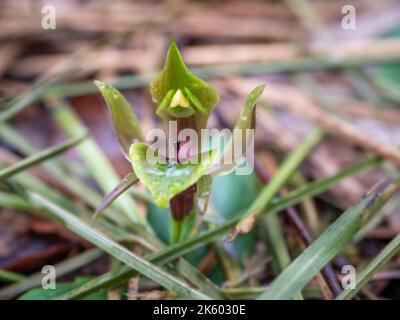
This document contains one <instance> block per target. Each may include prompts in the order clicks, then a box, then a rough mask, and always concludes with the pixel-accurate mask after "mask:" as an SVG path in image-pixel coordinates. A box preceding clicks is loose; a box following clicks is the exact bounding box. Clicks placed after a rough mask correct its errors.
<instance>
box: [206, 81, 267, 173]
mask: <svg viewBox="0 0 400 320" xmlns="http://www.w3.org/2000/svg"><path fill="white" fill-rule="evenodd" d="M264 88H265V85H260V86H258V87H256V88H255V89H253V90H252V91H251V92H250V94H249V95H248V97H247V100H246V103H245V105H244V108H243V110H242V112H241V113H240V117H239V119H238V120H237V122H236V125H235V130H237V129H239V130H241V131H238V132H240V135H239V136H233V138H231V139H230V140H229V143H228V145H227V146H226V147H225V149H224V152H223V153H222V155H221V158H220V163H219V164H217V165H215V166H213V167H211V168H210V169H209V170H208V171H207V173H208V174H213V175H218V174H225V173H229V172H231V171H232V170H234V169H235V168H236V167H237V166H238V165H239V163H238V162H237V161H231V163H224V159H233V160H236V159H240V158H241V157H244V156H245V155H246V151H247V148H248V146H249V144H250V143H253V139H254V137H253V136H252V137H250V138H251V139H250V141H249V139H246V131H247V129H255V112H256V103H257V100H258V98H259V97H260V96H261V94H262V93H263V91H264ZM234 133H235V131H234ZM238 138H240V139H242V141H244V142H246V143H247V144H244V145H245V147H244V148H243V147H242V148H241V149H239V150H235V149H236V148H234V139H238ZM242 145H243V143H242Z"/></svg>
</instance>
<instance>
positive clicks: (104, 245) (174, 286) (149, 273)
mask: <svg viewBox="0 0 400 320" xmlns="http://www.w3.org/2000/svg"><path fill="white" fill-rule="evenodd" d="M28 195H29V198H30V200H31V201H32V203H33V204H35V205H37V206H39V207H40V208H43V209H44V210H46V212H48V213H49V214H50V215H51V216H53V217H54V218H56V219H58V220H60V221H61V222H62V223H63V224H64V225H65V226H66V227H67V228H68V229H70V230H71V231H72V232H74V233H76V234H77V235H79V236H80V237H82V238H84V239H86V240H87V241H89V242H91V243H93V244H94V245H96V246H97V247H98V248H100V249H102V250H104V251H105V252H107V253H108V254H110V255H111V256H113V257H114V258H116V259H118V260H120V261H121V262H123V263H125V264H126V265H128V266H129V267H131V268H133V269H135V270H137V271H138V272H140V273H141V274H143V275H145V276H146V277H147V278H149V279H151V280H153V281H155V282H157V283H159V284H160V285H162V286H163V287H165V288H167V289H168V290H171V291H174V292H176V293H177V294H178V295H179V296H181V297H183V298H187V299H209V297H208V296H206V295H204V294H203V293H201V292H199V291H197V290H194V289H192V288H190V287H188V286H187V285H186V284H185V283H183V282H182V281H180V280H179V279H177V278H175V277H173V276H171V275H170V274H168V273H166V272H165V271H163V270H162V269H160V268H159V267H156V266H155V265H154V264H151V263H149V262H148V261H146V260H145V259H143V258H141V257H139V256H137V255H135V254H133V253H132V252H130V251H129V250H128V249H126V248H124V247H123V246H121V245H119V244H118V243H116V242H115V241H113V240H111V239H109V238H108V237H107V236H105V235H104V234H102V233H101V232H99V231H97V230H95V229H93V228H92V227H90V226H89V225H87V224H86V223H84V222H83V221H82V220H81V219H79V218H77V217H76V216H74V215H73V214H71V213H69V212H68V211H66V210H64V209H62V208H60V207H59V206H57V205H55V204H53V203H51V202H49V201H47V200H46V199H44V198H43V197H41V196H40V195H38V194H35V193H33V192H29V193H28Z"/></svg>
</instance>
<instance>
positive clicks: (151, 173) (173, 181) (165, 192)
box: [129, 143, 215, 208]
mask: <svg viewBox="0 0 400 320" xmlns="http://www.w3.org/2000/svg"><path fill="white" fill-rule="evenodd" d="M148 148H149V146H147V145H146V144H143V143H135V144H133V145H132V146H131V148H130V150H129V156H130V158H131V161H132V165H133V168H134V170H135V172H136V175H137V176H138V178H139V179H140V180H141V181H143V183H144V184H145V185H146V186H147V187H148V188H149V190H150V191H151V193H152V195H153V197H154V201H155V203H156V204H157V205H158V206H159V207H161V208H162V207H165V206H166V205H167V203H168V201H169V200H170V199H171V198H172V197H174V196H175V195H177V194H178V193H180V192H182V191H184V190H185V189H187V188H188V187H190V186H191V185H193V184H194V183H196V182H197V181H198V180H199V179H200V178H201V177H202V176H203V175H204V173H205V172H206V171H207V169H208V168H209V167H210V166H211V164H212V162H213V157H214V155H215V151H214V150H211V151H207V152H204V153H201V154H199V155H197V156H195V157H196V158H197V161H196V162H195V163H193V162H192V161H188V162H185V163H174V162H172V161H169V160H165V161H164V160H163V161H158V159H154V160H152V161H149V160H148V159H147V156H148V154H147V150H148ZM192 160H193V159H192Z"/></svg>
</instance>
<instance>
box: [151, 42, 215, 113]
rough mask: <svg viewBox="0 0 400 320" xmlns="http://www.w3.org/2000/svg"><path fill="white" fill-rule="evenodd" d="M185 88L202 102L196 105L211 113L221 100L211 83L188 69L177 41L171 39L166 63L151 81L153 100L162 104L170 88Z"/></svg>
mask: <svg viewBox="0 0 400 320" xmlns="http://www.w3.org/2000/svg"><path fill="white" fill-rule="evenodd" d="M184 88H187V89H188V90H189V92H191V94H192V95H193V96H195V98H197V100H198V101H199V102H200V104H198V105H195V107H197V108H198V107H199V105H200V106H202V107H203V109H204V110H206V112H207V113H210V112H211V110H212V109H213V108H214V107H215V105H216V104H217V103H218V101H219V95H218V92H217V91H216V90H215V89H214V88H213V87H212V86H211V85H210V84H209V83H207V82H205V81H204V80H202V79H200V78H198V77H196V76H195V75H194V74H192V73H191V72H190V71H189V70H188V68H187V67H186V66H185V63H184V62H183V59H182V56H181V54H180V52H179V49H178V47H177V46H176V43H175V41H174V40H171V43H170V46H169V49H168V54H167V59H166V61H165V65H164V67H163V69H162V71H161V72H160V74H159V75H158V76H156V78H155V79H154V80H153V81H152V82H151V83H150V92H151V95H152V97H153V101H154V102H155V103H156V104H157V105H160V104H161V102H162V101H163V100H164V97H165V96H166V94H167V93H168V92H169V91H170V90H174V92H175V91H176V90H178V89H180V90H184ZM191 100H192V98H191Z"/></svg>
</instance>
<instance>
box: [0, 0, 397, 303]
mask: <svg viewBox="0 0 400 320" xmlns="http://www.w3.org/2000/svg"><path fill="white" fill-rule="evenodd" d="M46 5H50V6H52V8H54V9H55V29H52V28H46V26H47V27H49V24H48V23H49V20H47V18H46V17H47V16H46V15H47V14H48V13H49V11H48V10H47V11H46V10H45V11H42V10H43V8H44V6H46ZM46 8H47V9H48V8H49V7H46ZM49 10H51V8H50V9H49ZM353 13H354V14H353ZM399 36H400V4H399V2H398V1H395V0H393V1H391V0H385V1H373V0H362V1H361V0H358V1H357V0H346V1H341V0H338V1H322V0H315V1H303V0H300V1H294V0H288V1H238V0H234V1H228V0H226V1H189V0H169V1H128V0H120V1H99V0H93V1H91V0H85V1H83V0H82V1H66V0H57V1H56V0H53V1H50V0H49V1H33V0H32V1H27V0H18V1H13V0H2V1H1V2H0V107H1V114H0V119H1V124H0V162H1V163H2V164H10V163H13V162H15V161H17V160H19V159H20V158H21V157H23V156H25V155H27V154H29V153H30V152H32V150H39V149H43V148H45V147H48V146H51V145H54V144H56V143H59V142H61V141H63V140H65V137H66V134H65V130H64V129H65V128H63V126H62V124H60V121H61V120H57V119H56V120H55V119H54V114H53V111H52V110H54V108H56V107H57V105H59V104H64V105H67V106H68V107H70V108H72V109H73V110H74V112H75V113H76V115H78V117H79V118H80V119H81V120H82V122H83V123H84V124H85V125H86V126H87V127H88V131H89V132H90V133H91V134H92V135H93V137H94V139H95V141H96V142H97V143H98V145H99V146H100V147H101V148H102V149H103V150H104V152H105V154H106V155H107V157H108V159H109V160H110V162H111V163H112V164H113V167H114V168H115V169H116V171H117V173H118V175H119V176H121V177H122V176H123V175H125V174H126V173H127V172H129V170H130V164H129V163H128V162H127V161H126V160H125V159H124V158H123V156H122V155H121V153H120V150H119V146H118V143H117V140H116V138H115V136H114V131H113V128H112V125H111V120H110V116H109V114H108V111H107V109H106V107H105V104H104V102H103V100H102V98H101V97H100V95H99V94H98V93H97V90H96V88H95V86H94V85H93V80H95V79H98V80H101V81H105V82H109V83H110V84H113V85H114V86H115V87H116V88H118V89H120V90H121V91H122V92H123V93H124V94H125V95H126V97H127V98H128V99H129V101H130V102H131V103H132V105H133V107H134V109H135V112H136V113H137V114H138V116H139V118H140V122H141V124H142V125H143V127H144V128H145V130H148V129H150V128H154V127H156V126H159V125H160V124H159V123H158V119H157V118H156V117H155V116H154V115H153V111H154V105H153V103H152V101H151V98H150V95H149V90H148V83H149V81H150V80H151V79H152V77H153V76H154V74H155V73H156V72H157V71H158V70H159V69H160V67H161V66H162V64H163V62H164V57H165V53H166V50H167V47H168V43H169V40H170V39H171V37H174V38H175V40H176V41H177V43H178V46H179V48H180V50H181V52H182V55H183V58H184V60H185V62H186V63H187V65H188V66H189V67H190V68H191V69H192V70H193V72H195V73H196V74H197V75H199V76H201V77H203V78H204V79H207V81H210V82H211V83H212V84H213V85H214V86H215V87H216V88H217V90H218V91H219V92H220V94H221V102H220V104H219V105H218V106H217V108H216V109H215V111H214V113H213V114H212V116H211V118H210V120H209V126H210V127H218V128H222V127H227V126H232V125H233V124H234V121H235V119H237V117H238V115H239V113H240V110H241V107H242V105H243V103H244V101H245V98H246V95H247V93H248V92H249V91H250V90H251V89H252V88H253V87H255V86H256V85H258V84H261V83H266V84H267V87H266V90H265V93H264V95H263V98H262V100H261V102H260V106H259V108H258V110H257V129H256V153H257V155H258V156H259V158H260V159H261V160H262V161H263V162H264V163H265V164H266V166H267V167H268V166H269V168H270V171H271V172H273V168H274V165H276V163H278V164H279V163H280V161H281V159H282V158H283V157H284V156H285V155H286V154H287V153H289V152H290V151H291V150H293V149H294V148H295V147H296V146H297V145H298V144H299V142H300V141H301V140H302V138H303V137H304V136H305V135H306V134H307V133H309V132H310V131H311V130H312V128H313V127H315V126H316V125H319V126H321V127H322V128H323V129H324V130H325V131H326V132H327V135H326V136H325V138H324V140H323V141H322V142H321V143H320V144H319V145H318V147H317V148H316V149H315V150H314V151H313V152H312V154H310V155H309V157H308V158H307V161H306V162H305V164H304V165H303V166H302V168H301V175H299V177H297V178H296V181H297V182H296V183H297V186H299V185H301V184H303V183H305V182H307V181H313V180H316V179H320V178H323V177H327V176H329V175H332V174H334V173H336V172H338V171H340V170H341V169H343V168H344V167H345V166H347V165H350V164H353V163H356V162H357V161H360V160H362V159H365V158H366V157H367V156H368V155H371V154H377V155H381V156H383V157H386V158H387V159H390V160H391V163H387V164H386V165H385V166H383V167H379V168H374V169H372V170H369V171H368V172H365V173H362V174H360V175H357V176H354V177H351V178H349V179H346V180H345V181H344V182H342V183H340V184H338V185H335V186H334V187H333V188H331V189H330V190H329V192H326V193H324V194H323V195H322V196H320V197H318V199H308V200H307V201H305V202H304V203H302V205H301V206H300V207H299V208H298V210H299V211H300V213H301V216H302V217H303V220H304V221H305V223H306V225H307V226H308V228H309V230H310V232H311V233H312V235H318V234H319V233H320V232H321V231H322V230H324V229H325V228H326V227H327V226H328V225H329V223H331V222H332V221H333V220H334V219H335V218H336V217H337V216H338V214H339V213H340V212H342V211H343V210H344V209H346V208H347V207H349V206H350V205H352V204H354V203H356V202H357V201H358V200H359V199H360V197H362V195H363V194H364V193H365V192H366V191H367V190H368V189H369V188H370V187H371V186H373V185H375V184H376V183H377V182H378V181H380V180H381V179H382V178H384V177H388V176H390V177H398V176H399V175H398V174H399V173H398V170H397V168H396V165H394V164H397V165H399V164H400V156H399V155H398V154H397V150H396V148H397V145H398V144H400V125H399V123H400V109H399V106H400V90H399V88H400V38H399ZM61 122H62V121H61ZM65 159H67V161H68V162H69V163H72V164H80V163H82V159H81V158H80V157H79V155H78V154H77V153H76V152H75V151H70V152H68V154H67V155H66V158H65ZM77 170H78V169H77ZM78 171H79V170H78ZM32 174H33V175H35V176H37V177H39V178H40V179H41V180H43V181H45V182H46V183H48V184H49V185H50V186H52V187H53V188H55V189H56V190H61V191H62V192H64V193H65V194H67V195H68V197H69V198H70V199H72V200H74V201H75V202H77V203H78V204H79V202H80V199H79V197H77V196H76V195H73V194H71V193H70V192H68V190H63V186H62V185H60V184H59V183H58V182H57V181H55V179H54V177H52V176H51V175H48V174H47V173H46V172H44V171H43V170H41V168H37V169H34V170H33V171H32ZM81 178H82V180H83V181H84V182H85V183H86V184H87V185H89V186H92V187H93V188H98V187H97V184H96V182H95V181H93V179H92V178H91V177H88V176H86V175H85V172H81ZM256 180H257V179H256V178H255V176H254V175H251V176H246V177H238V176H224V177H220V178H218V179H216V181H215V182H214V185H213V194H212V199H213V206H214V207H215V209H216V210H218V211H219V212H220V213H221V214H222V215H223V216H224V217H229V216H232V215H235V214H238V213H240V212H242V211H243V210H244V209H245V208H247V206H248V205H249V204H250V203H251V202H252V201H253V200H254V197H255V195H256V194H257V190H258V189H257V188H258V181H256ZM296 183H294V185H296ZM4 201H5V202H4V203H6V202H7V199H6V200H4ZM397 202H398V200H397ZM396 205H397V203H395V204H392V205H391V206H390V208H389V209H387V210H386V211H385V215H384V216H382V217H381V219H380V220H379V221H377V222H376V225H374V226H373V227H371V229H370V230H368V232H367V233H366V234H365V235H363V239H362V241H361V242H358V243H357V244H354V245H353V246H350V248H348V251H347V253H346V255H345V256H342V257H339V258H338V259H336V261H335V263H336V267H337V268H338V269H339V267H340V265H342V264H345V263H348V262H351V263H353V264H355V265H361V264H362V263H363V261H365V259H369V258H370V257H373V256H374V255H376V254H377V253H378V252H379V250H380V249H381V248H382V247H383V246H384V245H385V243H387V241H388V240H390V239H391V238H392V237H393V236H395V235H397V234H398V233H399V231H400V212H398V209H397V206H396ZM142 206H144V205H142ZM142 210H144V211H146V210H147V211H146V212H147V213H148V215H149V219H156V221H159V220H157V219H163V218H162V214H161V215H160V213H159V212H158V211H160V210H158V209H157V208H154V207H151V206H150V207H147V208H144V207H142ZM164 216H166V215H165V214H164ZM160 217H161V218H160ZM166 223H168V222H166ZM281 223H282V226H283V229H284V234H285V237H287V241H288V243H289V245H290V246H294V247H296V244H295V243H296V240H295V236H294V235H293V232H292V231H291V226H290V225H289V224H288V223H287V221H286V220H285V219H282V221H281ZM162 227H163V225H162V224H159V223H158V224H157V227H156V229H157V232H158V233H159V234H160V236H161V237H164V239H166V238H167V235H165V232H167V231H166V230H168V229H167V228H164V230H162ZM244 238H245V239H244V240H243V239H242V240H241V241H239V242H238V243H235V246H234V247H233V248H227V249H226V250H227V251H228V253H230V254H231V255H232V257H233V258H232V259H233V260H234V261H236V262H235V263H239V264H244V266H243V268H244V269H245V270H248V271H249V274H250V276H249V277H250V278H251V277H255V278H256V279H260V273H263V275H262V276H261V278H263V277H266V278H268V274H265V272H264V271H260V268H259V266H260V264H261V265H264V264H265V263H266V262H265V257H266V256H268V254H266V253H265V249H264V247H262V248H261V247H260V246H259V242H258V238H257V237H255V236H254V235H249V236H248V237H244ZM88 247H89V245H88V244H87V243H86V242H84V241H82V240H81V239H79V238H78V237H76V236H74V235H72V234H71V233H70V232H68V231H66V230H65V229H64V228H63V227H61V226H60V225H59V224H57V223H56V222H54V221H53V220H48V219H44V218H41V217H37V216H32V215H25V214H23V210H22V209H21V210H16V209H15V208H14V209H10V208H7V207H6V206H4V207H1V208H0V269H3V270H10V271H15V272H18V273H22V274H25V275H28V274H31V273H33V272H37V271H38V270H40V268H41V266H43V265H44V264H47V263H56V262H59V261H62V260H63V259H65V258H66V257H71V256H74V255H75V254H77V253H78V252H80V251H82V250H83V249H84V248H88ZM296 250H300V249H299V248H297V249H294V252H296ZM215 255H217V256H218V250H217V253H215ZM215 255H214V256H211V257H210V255H207V256H206V258H207V259H208V260H207V259H206V258H204V256H203V257H200V258H199V261H198V263H199V264H200V267H199V268H200V269H201V270H203V272H206V273H207V272H209V273H211V274H212V276H211V277H212V279H214V280H215V281H216V282H218V283H223V282H224V281H228V280H229V277H228V278H227V277H226V275H225V276H224V275H223V271H221V270H218V269H216V268H215V263H216V262H215V261H216V259H217V258H216V256H215ZM235 259H236V260H235ZM399 265H400V260H399V259H397V260H396V259H394V260H393V261H392V264H390V265H389V267H388V268H387V270H385V271H382V272H380V273H377V274H376V275H375V276H376V277H375V280H374V281H373V282H372V285H371V287H369V288H368V290H366V291H365V292H363V294H364V297H366V298H370V299H374V298H378V297H384V298H400V286H399V284H400V269H399V268H398V266H399ZM257 267H258V269H257ZM257 270H258V271H257ZM262 270H263V269H262ZM102 271H104V258H103V259H102V260H99V262H98V264H91V265H89V266H87V267H86V269H84V270H81V271H79V272H78V274H98V273H99V272H102ZM73 278H74V277H73V276H71V275H69V276H67V277H66V278H65V279H67V280H68V279H73ZM227 279H228V280H227ZM250 280H251V279H250ZM254 281H258V280H254ZM7 283H8V281H7V280H6V279H3V280H2V279H1V278H0V286H1V285H4V286H6V285H7Z"/></svg>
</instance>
